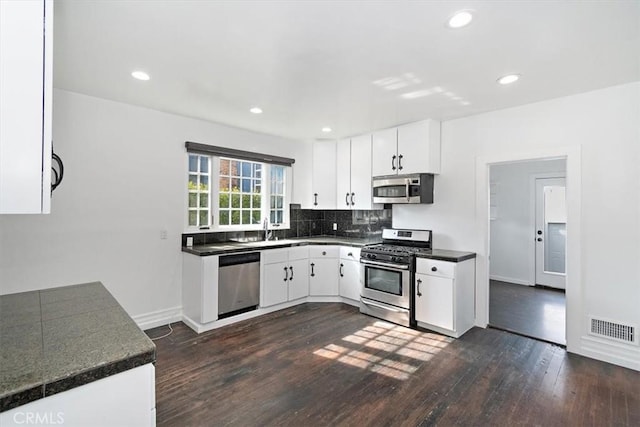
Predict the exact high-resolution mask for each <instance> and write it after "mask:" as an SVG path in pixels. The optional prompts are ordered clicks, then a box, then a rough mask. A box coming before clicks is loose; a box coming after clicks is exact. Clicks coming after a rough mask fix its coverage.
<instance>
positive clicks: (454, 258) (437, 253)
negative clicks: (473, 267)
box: [418, 249, 476, 262]
mask: <svg viewBox="0 0 640 427" xmlns="http://www.w3.org/2000/svg"><path fill="white" fill-rule="evenodd" d="M475 257H476V254H475V252H460V251H450V250H447V249H432V250H431V253H421V254H419V255H418V258H427V259H436V260H440V261H449V262H462V261H465V260H468V259H472V258H475Z"/></svg>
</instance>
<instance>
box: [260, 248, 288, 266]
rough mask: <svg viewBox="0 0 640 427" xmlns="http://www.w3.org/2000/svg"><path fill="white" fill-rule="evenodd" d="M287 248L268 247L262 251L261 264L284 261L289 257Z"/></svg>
mask: <svg viewBox="0 0 640 427" xmlns="http://www.w3.org/2000/svg"><path fill="white" fill-rule="evenodd" d="M288 254H289V249H268V250H265V251H262V253H261V255H260V256H261V257H262V262H263V264H274V263H276V262H286V261H287V259H288V258H289V256H288Z"/></svg>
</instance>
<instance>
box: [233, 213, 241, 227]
mask: <svg viewBox="0 0 640 427" xmlns="http://www.w3.org/2000/svg"><path fill="white" fill-rule="evenodd" d="M231 224H233V225H237V224H240V211H239V210H232V211H231Z"/></svg>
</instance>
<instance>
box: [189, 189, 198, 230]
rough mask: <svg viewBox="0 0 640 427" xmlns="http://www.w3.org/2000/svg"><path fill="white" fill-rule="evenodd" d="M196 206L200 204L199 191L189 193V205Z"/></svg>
mask: <svg viewBox="0 0 640 427" xmlns="http://www.w3.org/2000/svg"><path fill="white" fill-rule="evenodd" d="M196 206H198V193H189V207H190V208H195V207H196ZM189 225H191V224H189Z"/></svg>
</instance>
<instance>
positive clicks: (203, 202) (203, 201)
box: [200, 193, 209, 208]
mask: <svg viewBox="0 0 640 427" xmlns="http://www.w3.org/2000/svg"><path fill="white" fill-rule="evenodd" d="M200 207H201V208H208V207H209V193H200Z"/></svg>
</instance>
